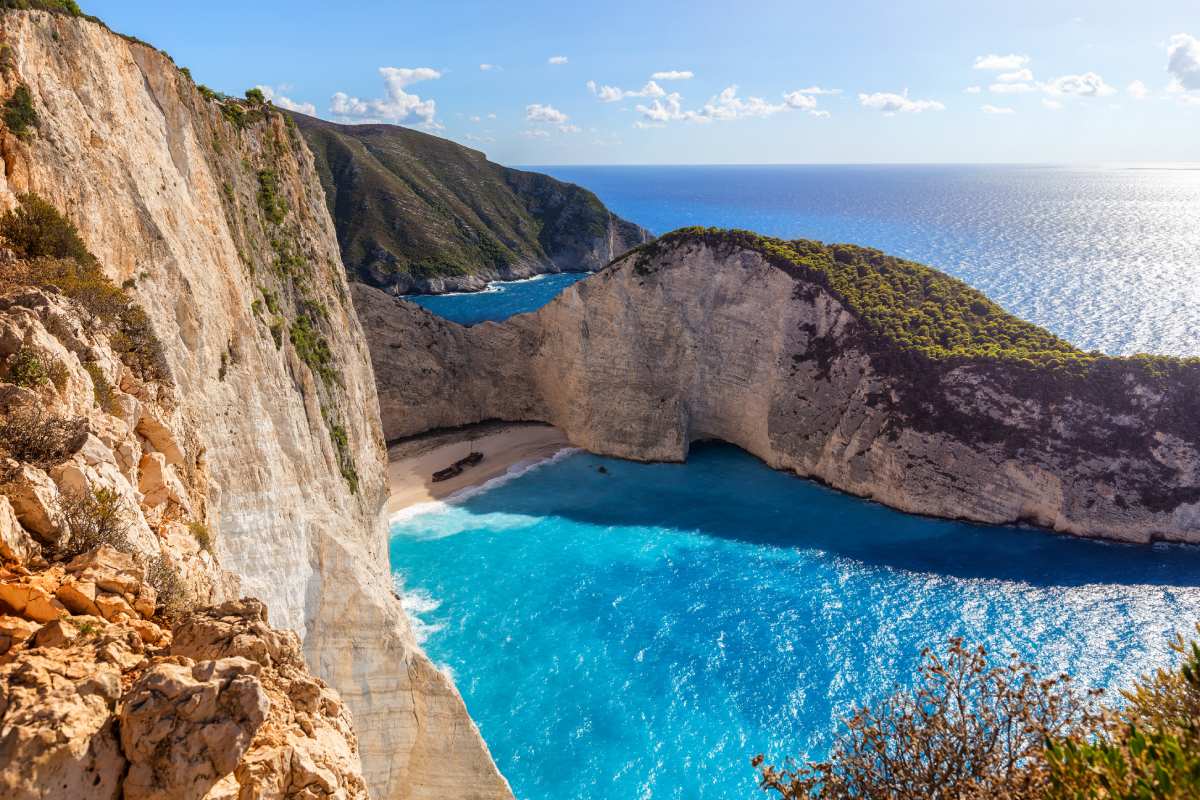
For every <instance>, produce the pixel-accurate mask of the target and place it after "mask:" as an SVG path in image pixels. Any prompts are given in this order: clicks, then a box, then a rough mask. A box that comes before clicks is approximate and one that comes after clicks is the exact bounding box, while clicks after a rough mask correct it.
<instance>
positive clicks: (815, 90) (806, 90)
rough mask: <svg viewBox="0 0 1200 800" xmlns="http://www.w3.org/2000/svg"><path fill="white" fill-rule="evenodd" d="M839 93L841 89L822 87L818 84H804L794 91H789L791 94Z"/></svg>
mask: <svg viewBox="0 0 1200 800" xmlns="http://www.w3.org/2000/svg"><path fill="white" fill-rule="evenodd" d="M841 93H842V90H841V89H822V88H821V87H820V86H806V87H805V88H803V89H797V90H796V91H794V92H791V94H815V95H820V94H841Z"/></svg>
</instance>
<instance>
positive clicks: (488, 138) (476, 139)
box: [463, 133, 496, 144]
mask: <svg viewBox="0 0 1200 800" xmlns="http://www.w3.org/2000/svg"><path fill="white" fill-rule="evenodd" d="M463 138H464V139H466V140H467V141H468V142H478V143H479V144H487V143H488V142H494V141H496V139H495V138H494V137H491V136H477V135H475V134H473V133H468V134H467V135H466V136H464V137H463Z"/></svg>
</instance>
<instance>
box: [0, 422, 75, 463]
mask: <svg viewBox="0 0 1200 800" xmlns="http://www.w3.org/2000/svg"><path fill="white" fill-rule="evenodd" d="M83 431H84V422H83V420H81V419H67V418H65V417H59V416H56V415H54V414H51V413H49V412H47V411H45V410H44V409H43V408H41V407H40V406H35V407H30V408H18V409H15V410H13V411H12V412H11V413H9V414H8V415H7V416H5V417H4V418H3V419H2V420H0V451H3V453H4V454H5V455H7V456H8V457H9V458H13V459H15V460H17V461H19V462H21V463H25V464H32V465H34V466H36V467H41V468H42V469H49V468H50V467H52V466H54V465H56V464H60V463H62V461H63V460H64V459H66V458H67V457H68V456H69V455H71V453H73V452H74V451H75V449H76V445H77V442H78V441H79V438H80V436H81V435H82V434H83Z"/></svg>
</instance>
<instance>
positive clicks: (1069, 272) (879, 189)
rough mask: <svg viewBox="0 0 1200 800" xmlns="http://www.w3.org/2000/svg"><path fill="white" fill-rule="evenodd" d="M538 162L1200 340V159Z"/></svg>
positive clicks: (1072, 320)
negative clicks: (1137, 162) (1186, 163)
mask: <svg viewBox="0 0 1200 800" xmlns="http://www.w3.org/2000/svg"><path fill="white" fill-rule="evenodd" d="M535 169H538V170H540V171H543V172H548V173H550V174H551V175H554V176H555V177H557V178H561V179H563V180H567V181H572V182H574V183H579V184H581V185H583V186H586V187H588V188H589V189H591V190H593V191H595V192H596V193H597V194H598V195H599V196H600V198H601V199H602V200H603V201H604V202H605V203H606V204H608V206H609V208H611V209H612V210H613V211H615V212H616V213H618V214H620V215H621V216H623V217H625V218H626V219H629V220H633V221H634V222H637V223H639V224H641V225H644V226H646V227H647V228H649V229H650V230H651V231H653V232H654V233H665V232H666V231H670V230H674V229H675V228H679V227H683V226H685V225H713V226H719V227H729V228H749V229H751V230H755V231H758V232H760V233H765V234H769V235H772V236H782V237H786V238H795V237H805V238H811V239H820V240H823V241H829V242H853V243H855V244H862V245H870V246H873V247H878V248H881V249H882V250H885V251H887V252H889V253H892V254H894V255H899V256H903V257H905V258H911V259H914V260H917V261H921V262H923V263H927V264H931V265H933V266H935V267H938V268H939V269H942V270H944V271H946V272H949V273H950V274H952V275H955V276H957V277H959V278H962V279H963V280H965V281H967V282H968V283H970V284H971V285H972V286H975V287H976V288H978V289H981V290H983V291H984V292H986V293H987V294H988V295H989V296H990V297H991V298H992V299H994V300H996V301H997V302H998V303H1000V304H1001V305H1003V306H1004V307H1005V308H1007V309H1008V310H1009V311H1012V312H1014V313H1016V314H1018V315H1020V316H1022V317H1024V318H1026V319H1029V320H1031V321H1033V322H1036V323H1038V324H1040V325H1043V326H1045V327H1047V328H1049V329H1050V330H1052V331H1054V332H1055V333H1057V334H1059V335H1061V336H1063V337H1065V338H1066V339H1067V340H1069V341H1071V342H1072V343H1074V344H1076V345H1078V346H1080V347H1083V348H1085V349H1099V350H1103V351H1105V352H1108V353H1114V354H1121V353H1125V354H1128V353H1134V352H1139V351H1142V352H1154V353H1169V354H1174V355H1192V354H1197V353H1200V224H1198V223H1197V221H1198V220H1200V169H1184V168H1179V167H1178V166H1171V165H1161V166H1145V165H1142V166H1135V167H1129V166H1100V167H1053V166H971V165H933V166H929V165H926V166H900V165H897V166H760V167H755V166H736V167H735V166H727V167H536V168H535ZM513 291H515V292H516V295H514V296H512V297H510V298H508V299H509V300H518V299H519V298H523V301H521V302H517V303H515V304H513V305H512V308H513V310H514V311H528V310H532V309H533V308H536V307H538V306H540V305H541V304H543V303H545V302H547V301H548V300H549V298H548V297H546V296H544V295H542V294H539V292H538V290H537V288H530V289H526V288H524V287H523V286H521V287H514V289H513ZM526 292H528V295H526ZM457 302H461V303H462V304H463V305H464V307H468V308H469V307H470V306H472V305H474V304H475V303H477V302H478V301H472V300H468V299H464V300H461V301H457ZM454 306H455V302H454V301H452V302H450V303H449V304H447V306H446V307H445V309H444V313H446V314H447V315H448V316H451V317H453V316H454V315H455V314H456V309H455V308H454Z"/></svg>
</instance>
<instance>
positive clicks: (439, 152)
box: [292, 114, 645, 290]
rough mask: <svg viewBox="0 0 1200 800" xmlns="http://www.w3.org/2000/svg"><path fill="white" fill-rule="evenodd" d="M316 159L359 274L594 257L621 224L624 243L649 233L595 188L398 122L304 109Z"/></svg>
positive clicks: (499, 268)
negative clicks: (353, 119) (317, 115)
mask: <svg viewBox="0 0 1200 800" xmlns="http://www.w3.org/2000/svg"><path fill="white" fill-rule="evenodd" d="M292 118H293V119H294V120H295V121H296V124H297V125H298V126H299V128H300V130H301V131H302V133H303V134H304V138H305V139H306V140H307V141H308V145H309V148H310V149H311V150H312V152H313V155H314V157H315V159H316V164H317V171H318V173H319V174H320V176H321V183H322V185H323V186H324V187H325V196H326V199H327V201H328V203H329V211H330V214H331V216H332V217H333V221H334V225H335V226H336V228H337V234H338V243H339V245H340V247H341V250H342V260H343V261H344V262H345V265H346V269H347V270H348V271H349V273H350V275H351V277H352V278H353V279H355V280H358V281H361V282H363V283H368V284H371V285H374V286H387V287H399V288H401V289H402V290H406V289H407V288H408V287H409V285H410V284H411V283H412V281H413V279H416V280H420V279H429V278H438V277H445V276H470V275H476V274H483V275H487V276H494V275H497V274H501V275H503V274H505V272H506V270H510V269H512V268H515V267H522V266H524V267H537V268H538V269H536V270H534V271H545V269H546V268H548V267H551V266H553V265H555V264H557V265H558V268H559V269H564V268H565V269H585V268H589V266H590V267H591V268H595V267H599V266H601V264H591V265H587V264H583V263H581V262H582V259H583V258H584V257H585V256H586V255H587V254H589V253H590V252H591V251H592V249H593V246H594V244H595V243H596V242H597V241H600V242H604V243H607V239H606V237H607V235H608V231H609V226H610V225H611V226H614V227H615V228H616V235H617V238H618V239H619V240H620V241H619V243H618V247H617V249H618V251H621V250H624V249H626V248H628V247H632V246H633V245H635V244H637V243H639V242H641V241H644V239H645V232H644V231H642V230H641V229H640V228H638V227H637V226H636V225H633V224H631V223H629V222H626V221H624V220H622V219H620V218H618V217H616V216H614V215H613V214H612V213H611V212H609V210H608V209H607V208H605V207H604V204H603V203H601V202H600V200H599V199H598V198H597V197H596V195H594V194H592V193H591V192H589V191H588V190H586V189H583V188H581V187H579V186H575V185H573V184H569V183H563V182H562V181H558V180H555V179H554V178H551V177H549V176H547V175H540V174H537V173H532V172H522V171H520V170H514V169H509V168H507V167H502V166H500V165H499V164H493V163H492V162H490V161H488V160H487V158H486V157H485V156H484V155H483V153H480V152H478V151H476V150H472V149H470V148H468V147H463V146H462V145H459V144H455V143H454V142H451V141H448V140H446V139H441V138H438V137H436V136H430V135H429V134H426V133H421V132H419V131H415V130H411V129H409V128H403V127H399V126H396V125H337V124H334V123H331V122H325V121H323V120H318V119H313V118H312V117H307V116H304V115H301V114H293V115H292Z"/></svg>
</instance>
